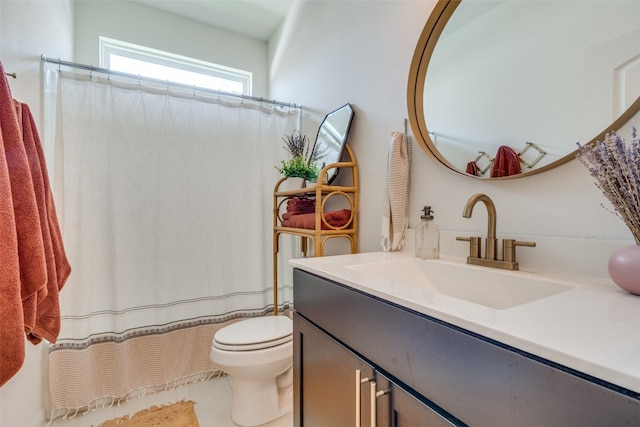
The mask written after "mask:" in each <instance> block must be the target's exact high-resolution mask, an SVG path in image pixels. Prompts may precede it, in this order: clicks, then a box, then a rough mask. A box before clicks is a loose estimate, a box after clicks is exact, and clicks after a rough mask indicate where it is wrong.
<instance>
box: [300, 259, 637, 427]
mask: <svg viewBox="0 0 640 427" xmlns="http://www.w3.org/2000/svg"><path fill="white" fill-rule="evenodd" d="M294 307H295V309H294V320H293V324H294V425H295V426H296V427H350V426H357V427H359V426H362V427H369V426H376V427H388V426H393V427H408V426H411V427H418V426H419V427H430V426H447V425H449V426H450V425H459V426H465V425H470V426H474V427H475V426H488V427H497V426H517V427H528V426H530V427H539V426H545V427H556V426H557V427H571V426H580V427H587V426H594V427H596V426H597V427H600V426H607V427H613V426H640V394H638V393H636V392H633V391H630V390H626V389H622V388H620V387H618V386H616V385H614V384H610V383H607V382H604V381H601V380H599V379H597V378H593V377H590V376H588V375H585V374H582V373H580V372H577V371H573V370H571V369H568V368H566V367H563V366H560V365H558V364H555V363H553V362H551V361H548V360H543V359H541V358H538V357H536V356H534V355H531V354H528V353H525V352H522V351H519V350H518V349H515V348H512V347H509V346H506V345H504V344H502V343H498V342H495V341H492V340H490V339H487V338H485V337H482V336H479V335H477V334H473V333H471V332H469V331H466V330H463V329H460V328H458V327H455V326H453V325H450V324H448V323H445V322H442V321H440V320H438V319H435V318H432V317H429V316H426V315H424V314H421V313H416V312H414V311H411V310H408V309H406V308H404V307H401V306H398V305H395V304H393V303H390V302H388V301H386V300H382V299H380V298H377V297H374V296H372V295H369V294H367V293H364V292H361V291H358V290H355V289H353V288H350V287H347V286H344V285H341V284H339V283H336V282H333V281H330V280H327V279H325V278H323V277H319V276H316V275H313V274H310V273H308V272H305V271H302V270H300V269H294ZM358 371H359V375H360V377H361V378H360V381H359V382H358V376H357V375H358V374H357V372H358ZM371 379H372V380H373V381H371ZM372 382H375V386H371V383H372ZM356 384H357V385H358V387H356ZM372 387H375V389H373V390H375V393H373V397H372V393H371V390H372ZM358 395H359V396H360V397H359V398H358ZM371 402H375V406H373V407H372V405H371ZM356 408H357V411H358V412H356ZM373 408H375V412H376V416H375V417H376V418H375V421H374V422H372V417H371V413H372V409H373ZM357 414H359V417H360V420H359V421H360V422H359V423H358V415H357Z"/></svg>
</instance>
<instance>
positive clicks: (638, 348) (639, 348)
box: [290, 252, 640, 393]
mask: <svg viewBox="0 0 640 427" xmlns="http://www.w3.org/2000/svg"><path fill="white" fill-rule="evenodd" d="M407 258H414V257H413V254H411V253H410V252H409V253H408V252H392V253H389V252H371V253H362V254H353V255H339V256H328V257H318V258H302V259H294V260H291V261H290V264H291V265H292V266H293V267H294V268H299V269H301V270H305V271H308V272H310V273H314V274H317V275H319V276H322V277H325V278H327V279H330V280H333V281H336V282H338V283H341V284H344V285H347V286H349V287H352V288H354V289H358V290H360V291H363V292H365V293H368V294H370V295H373V296H376V297H379V298H382V299H384V300H387V301H390V302H393V303H395V304H398V305H401V306H404V307H407V308H409V309H412V310H415V311H417V312H419V313H423V314H425V315H428V316H432V317H434V318H437V319H440V320H442V321H445V322H448V323H450V324H453V325H456V326H458V327H461V328H463V329H466V330H468V331H472V332H475V333H477V334H480V335H482V336H485V337H488V338H491V339H493V340H496V341H499V342H501V343H504V344H507V345H509V346H512V347H515V348H517V349H520V350H523V351H525V352H529V353H531V354H534V355H536V356H539V357H542V358H544V359H547V360H550V361H553V362H556V363H558V364H560V365H564V366H566V367H569V368H572V369H575V370H577V371H580V372H583V373H586V374H588V375H591V376H594V377H596V378H599V379H602V380H604V381H608V382H610V383H613V384H616V385H618V386H621V387H624V388H627V389H629V390H632V391H634V392H637V393H640V296H635V295H632V294H629V293H627V292H626V291H623V290H622V289H620V288H618V287H617V286H616V285H615V284H614V283H613V282H611V281H610V280H609V279H602V278H591V277H584V276H564V275H563V276H562V277H560V276H557V275H555V276H554V278H557V279H559V280H563V281H567V282H569V283H572V284H574V285H575V288H574V289H571V290H570V291H566V292H562V293H559V294H556V295H552V296H549V297H546V298H542V299H539V300H536V301H532V302H529V303H525V304H522V305H518V306H515V307H512V308H508V309H492V308H489V307H486V306H483V305H478V304H474V303H471V302H467V301H463V300H460V299H456V298H453V297H447V296H443V295H438V297H434V294H433V292H429V291H425V290H423V289H420V288H419V287H417V286H415V285H409V284H407V283H402V281H393V280H390V279H386V278H383V277H377V276H375V275H372V274H367V273H366V271H362V269H360V270H357V269H353V268H349V266H353V265H358V264H366V263H379V262H388V261H395V260H403V259H407ZM421 262H433V261H421ZM436 262H454V263H461V264H464V261H463V260H458V259H455V260H451V259H448V260H442V261H436ZM482 268H487V267H482ZM514 274H523V275H525V276H526V275H529V274H532V273H530V272H526V271H520V272H515V273H514ZM537 274H539V273H537ZM294 307H295V301H294Z"/></svg>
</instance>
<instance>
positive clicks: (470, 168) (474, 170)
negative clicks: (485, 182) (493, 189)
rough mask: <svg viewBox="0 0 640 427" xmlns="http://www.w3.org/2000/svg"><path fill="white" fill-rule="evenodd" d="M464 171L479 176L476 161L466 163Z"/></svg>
mask: <svg viewBox="0 0 640 427" xmlns="http://www.w3.org/2000/svg"><path fill="white" fill-rule="evenodd" d="M466 172H467V173H468V174H469V175H473V176H479V175H480V169H479V168H478V164H477V163H476V162H474V161H471V162H469V163H467V169H466Z"/></svg>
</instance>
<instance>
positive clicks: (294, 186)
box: [279, 176, 307, 191]
mask: <svg viewBox="0 0 640 427" xmlns="http://www.w3.org/2000/svg"><path fill="white" fill-rule="evenodd" d="M306 186H307V182H306V180H305V179H304V178H300V177H297V176H292V177H289V178H287V179H285V180H284V181H282V183H281V184H280V188H279V190H280V191H291V190H299V189H301V188H305V187H306Z"/></svg>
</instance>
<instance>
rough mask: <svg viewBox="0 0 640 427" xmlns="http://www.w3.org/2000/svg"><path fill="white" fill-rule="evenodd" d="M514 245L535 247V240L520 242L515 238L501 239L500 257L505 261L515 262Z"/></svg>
mask: <svg viewBox="0 0 640 427" xmlns="http://www.w3.org/2000/svg"><path fill="white" fill-rule="evenodd" d="M516 246H524V247H527V248H535V247H536V243H535V242H521V241H519V240H515V239H503V240H502V259H503V260H504V261H507V262H516Z"/></svg>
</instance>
